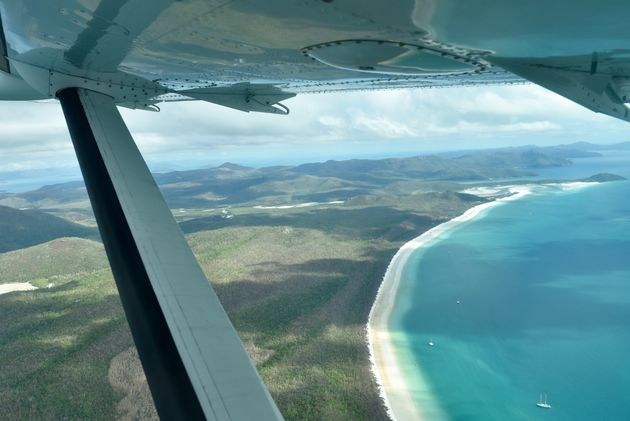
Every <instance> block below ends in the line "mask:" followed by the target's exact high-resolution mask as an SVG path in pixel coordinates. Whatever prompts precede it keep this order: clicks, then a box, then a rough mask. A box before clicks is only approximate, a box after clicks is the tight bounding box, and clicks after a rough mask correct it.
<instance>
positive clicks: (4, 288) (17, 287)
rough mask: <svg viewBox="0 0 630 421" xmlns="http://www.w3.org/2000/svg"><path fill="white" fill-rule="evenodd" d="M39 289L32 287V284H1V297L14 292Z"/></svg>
mask: <svg viewBox="0 0 630 421" xmlns="http://www.w3.org/2000/svg"><path fill="white" fill-rule="evenodd" d="M35 289H37V287H36V286H34V285H31V283H30V282H14V283H11V284H0V295H2V294H7V293H9V292H13V291H33V290H35Z"/></svg>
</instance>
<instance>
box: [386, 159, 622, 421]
mask: <svg viewBox="0 0 630 421" xmlns="http://www.w3.org/2000/svg"><path fill="white" fill-rule="evenodd" d="M572 170H575V168H573V169H572ZM611 172H612V171H611ZM617 173H619V171H617ZM458 300H459V301H460V303H459V304H458V303H457V301H458ZM390 328H391V331H392V335H393V336H395V337H396V338H398V342H397V343H398V344H399V346H400V347H399V349H398V357H399V360H400V362H401V365H403V366H404V367H405V370H406V372H405V373H406V377H407V379H408V381H409V383H410V385H411V388H412V389H413V388H414V387H415V385H417V384H418V383H420V382H423V383H426V386H428V388H429V389H430V390H431V391H432V392H433V398H434V399H433V402H427V401H426V400H425V401H422V402H419V405H420V406H424V407H427V408H434V410H435V411H438V410H441V412H442V414H445V415H443V416H444V417H445V418H450V419H457V420H494V419H496V420H506V419H510V420H518V419H553V420H593V419H610V420H617V419H620V420H621V419H630V400H628V399H627V397H628V395H629V393H630V358H628V355H630V182H627V181H624V182H613V183H605V184H599V185H594V186H589V187H585V188H581V189H576V190H566V191H565V190H562V189H560V188H558V187H541V188H536V189H535V192H534V193H533V194H531V195H529V196H526V197H525V198H522V199H520V200H517V201H513V202H509V203H507V204H504V205H501V206H497V207H494V208H491V209H490V210H488V211H487V212H485V213H484V216H482V217H480V218H477V219H475V220H472V221H469V222H466V223H464V224H461V225H459V226H458V227H457V228H455V229H454V230H452V231H450V232H449V233H448V234H447V235H446V236H442V237H441V238H440V239H439V240H437V241H434V242H433V243H432V245H431V246H430V247H425V248H423V249H420V250H418V251H417V252H416V253H415V254H414V255H413V256H412V257H411V258H410V259H409V261H408V263H407V265H406V266H405V271H404V274H403V281H402V282H401V287H400V289H399V291H398V302H397V306H396V309H395V310H394V313H393V314H392V317H391V318H390ZM429 339H432V340H433V342H434V343H435V346H434V347H429V346H428V345H427V342H428V341H429ZM402 347H408V348H406V349H403V348H402ZM541 392H542V393H547V394H548V397H549V402H550V403H551V404H552V406H553V408H552V409H551V410H544V409H540V408H537V407H536V406H535V403H536V402H537V401H538V398H539V394H540V393H541ZM435 413H437V412H435Z"/></svg>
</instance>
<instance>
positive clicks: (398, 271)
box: [367, 185, 533, 420]
mask: <svg viewBox="0 0 630 421" xmlns="http://www.w3.org/2000/svg"><path fill="white" fill-rule="evenodd" d="M532 188H533V186H532V185H517V186H502V187H501V190H500V191H501V194H504V193H509V194H511V195H510V196H506V197H502V198H500V199H497V200H495V201H492V202H487V203H483V204H481V205H478V206H475V207H473V208H470V209H468V210H467V211H466V212H464V213H463V214H462V215H460V216H458V217H456V218H453V219H451V220H449V221H447V222H445V223H443V224H440V225H438V226H436V227H434V228H432V229H430V230H428V231H426V232H425V233H423V234H422V235H420V236H419V237H416V238H414V239H413V240H411V241H409V242H408V243H405V244H404V245H403V246H402V247H401V248H400V249H399V250H398V252H397V253H396V254H395V255H394V258H393V259H392V261H391V262H390V264H389V266H388V268H387V271H386V272H385V276H384V277H383V282H382V283H381V286H380V288H379V290H378V293H377V295H376V300H375V301H374V305H373V306H372V309H371V311H370V316H369V319H368V324H367V337H368V344H369V349H370V361H371V364H372V372H373V373H374V376H375V378H376V381H377V384H378V387H379V389H380V395H381V397H382V399H383V401H384V402H385V406H386V408H387V412H388V414H389V416H390V417H391V418H392V419H393V420H420V419H427V416H426V414H424V417H423V413H422V408H418V407H417V404H416V400H415V399H413V398H412V396H411V393H410V387H409V385H408V384H407V383H406V380H405V376H404V374H403V370H402V368H401V366H400V364H399V362H398V360H397V358H396V353H395V346H394V341H393V338H392V334H391V332H390V331H389V328H388V323H389V319H390V316H391V313H392V311H393V309H394V306H395V304H396V295H397V290H398V287H399V284H400V281H401V275H402V271H403V268H404V266H405V263H406V262H407V260H408V259H409V257H410V256H411V254H412V253H413V252H414V251H415V250H417V249H419V248H420V247H423V246H425V245H426V244H427V243H429V242H431V241H432V240H434V239H436V238H438V237H440V236H441V235H443V234H444V233H445V232H447V231H449V230H451V229H453V228H454V227H456V226H458V225H460V224H462V223H464V222H466V221H470V220H471V219H474V218H475V217H477V216H479V215H480V214H482V212H484V211H485V210H487V209H489V208H491V207H493V206H497V205H500V204H502V203H505V202H508V201H512V200H517V199H519V198H521V197H524V196H526V195H527V194H529V193H531V192H532ZM497 192H498V191H497ZM419 393H420V394H423V395H426V397H427V398H429V399H430V390H428V389H426V388H425V390H418V389H417V387H416V389H415V390H414V394H415V395H417V394H419Z"/></svg>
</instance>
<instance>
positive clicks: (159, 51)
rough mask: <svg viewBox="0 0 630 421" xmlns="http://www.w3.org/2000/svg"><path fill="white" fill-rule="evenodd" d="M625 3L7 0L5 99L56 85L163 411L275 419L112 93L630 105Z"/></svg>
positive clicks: (257, 108)
mask: <svg viewBox="0 0 630 421" xmlns="http://www.w3.org/2000/svg"><path fill="white" fill-rule="evenodd" d="M629 18H630V3H629V2H627V1H625V0H600V1H598V2H586V1H575V0H555V1H553V2H549V1H542V0H532V1H522V0H519V1H517V0H466V1H461V0H387V1H386V0H300V1H296V0H266V1H260V0H47V1H41V0H0V100H32V99H44V98H58V99H59V100H60V102H61V104H62V107H63V110H64V114H65V116H66V120H67V122H68V126H69V128H70V132H71V137H72V140H73V143H74V145H75V150H76V152H77V156H78V157H79V162H80V164H81V167H82V171H83V174H84V178H85V179H86V185H87V188H88V192H89V195H90V200H91V202H92V205H93V207H94V210H95V215H96V217H97V222H98V224H99V229H100V230H101V233H102V237H103V240H104V244H105V248H106V250H107V253H108V257H109V260H110V264H111V266H112V269H113V272H114V275H115V278H116V282H117V285H118V288H119V292H120V295H121V300H122V302H123V306H124V308H125V312H126V314H127V317H128V320H129V323H130V327H131V330H132V333H133V335H134V340H135V341H136V345H137V347H138V350H139V354H140V358H141V361H142V363H143V366H144V368H145V372H146V373H147V378H148V381H149V386H150V388H151V391H152V393H153V396H154V398H155V399H154V400H155V402H156V405H157V408H158V412H159V413H160V415H161V416H162V417H166V418H168V417H171V418H182V419H189V418H206V419H229V420H236V419H280V418H281V415H280V413H279V412H278V410H277V408H276V406H275V404H274V402H273V400H272V399H271V397H270V396H269V393H268V392H267V390H266V388H265V386H264V384H263V383H262V381H261V380H260V378H259V376H258V374H257V373H256V370H255V368H254V367H253V365H252V364H251V362H250V361H249V359H248V358H247V356H246V354H245V352H244V350H243V347H242V344H240V342H239V340H238V337H237V335H236V333H235V331H234V329H233V327H232V325H231V323H230V321H229V319H228V317H227V315H226V314H225V312H224V311H223V309H222V308H221V305H220V303H219V302H218V300H217V299H216V295H215V294H214V292H213V291H212V289H211V288H210V286H209V285H208V283H207V281H206V279H205V277H204V276H203V273H202V272H201V270H200V269H199V267H198V265H197V263H196V261H195V260H194V257H193V256H192V253H191V252H190V250H189V249H188V247H187V246H186V244H185V239H184V238H183V236H182V233H181V231H179V229H178V227H177V224H176V223H175V221H174V220H173V218H172V216H171V215H170V212H169V210H168V208H167V207H166V204H165V202H164V200H163V199H162V197H161V195H160V193H159V190H158V189H157V187H156V186H155V182H154V181H153V179H152V177H151V175H150V173H149V171H148V169H147V168H146V164H145V163H144V161H143V159H142V156H141V155H140V153H139V152H138V150H137V148H136V147H135V144H134V143H133V139H132V137H131V135H130V134H129V132H128V130H127V128H126V127H125V124H124V122H123V121H122V119H121V118H120V115H119V114H118V112H117V110H116V106H123V107H128V108H133V109H142V110H149V111H159V107H158V104H159V103H161V102H164V101H190V100H201V101H208V102H212V103H216V104H220V105H223V106H227V107H232V108H235V109H238V110H242V111H246V112H250V111H254V112H268V113H275V114H287V113H288V109H287V108H286V106H284V105H283V104H282V101H283V100H285V99H287V98H290V97H292V96H294V95H296V94H307V93H316V92H333V91H348V90H363V89H392V88H437V87H449V86H467V85H468V86H470V85H489V84H506V83H507V84H510V83H525V82H527V81H530V82H533V83H537V84H539V85H541V86H544V87H546V88H547V89H550V90H552V91H554V92H557V93H559V94H560V95H563V96H565V97H567V98H569V99H571V100H573V101H575V102H576V103H578V104H581V105H583V106H585V107H587V108H589V109H591V110H593V111H595V112H599V113H604V114H607V115H610V116H613V117H615V118H619V119H623V120H626V121H627V120H629V116H628V108H627V106H626V101H627V98H628V94H629V91H630V43H629V41H630V40H629V38H630V35H629V34H628V30H627V23H628V19H629ZM550 111H551V112H552V110H550ZM121 250H122V251H124V252H122V253H121Z"/></svg>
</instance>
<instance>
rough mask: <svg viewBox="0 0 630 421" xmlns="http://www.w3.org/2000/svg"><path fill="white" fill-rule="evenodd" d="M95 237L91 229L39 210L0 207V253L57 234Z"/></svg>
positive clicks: (59, 235)
mask: <svg viewBox="0 0 630 421" xmlns="http://www.w3.org/2000/svg"><path fill="white" fill-rule="evenodd" d="M97 236H98V233H97V230H96V229H95V228H89V227H84V226H82V225H79V224H75V223H72V222H69V221H67V220H65V219H62V218H58V217H56V216H53V215H50V214H48V213H45V212H42V211H39V210H35V209H28V210H20V209H14V208H10V207H7V206H0V253H3V252H7V251H11V250H17V249H21V248H24V247H29V246H32V245H35V244H40V243H44V242H46V241H50V240H54V239H55V238H60V237H81V238H97Z"/></svg>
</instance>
